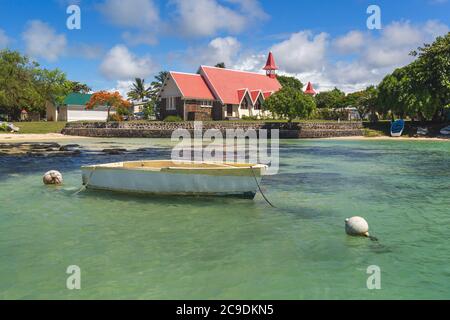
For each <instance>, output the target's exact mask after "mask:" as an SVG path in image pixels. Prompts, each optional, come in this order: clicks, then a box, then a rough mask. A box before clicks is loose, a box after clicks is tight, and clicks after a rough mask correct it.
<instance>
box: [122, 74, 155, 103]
mask: <svg viewBox="0 0 450 320" xmlns="http://www.w3.org/2000/svg"><path fill="white" fill-rule="evenodd" d="M134 81H135V82H134V83H133V87H132V89H131V90H130V91H129V92H128V93H127V96H128V98H129V99H132V100H138V101H141V102H142V101H144V100H145V98H148V97H149V96H150V87H147V88H146V87H145V80H144V79H141V78H135V79H134Z"/></svg>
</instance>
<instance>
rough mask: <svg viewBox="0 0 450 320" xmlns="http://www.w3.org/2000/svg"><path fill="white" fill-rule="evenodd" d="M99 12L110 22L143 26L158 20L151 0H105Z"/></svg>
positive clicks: (121, 25)
mask: <svg viewBox="0 0 450 320" xmlns="http://www.w3.org/2000/svg"><path fill="white" fill-rule="evenodd" d="M98 7H99V10H100V12H101V13H102V14H103V15H104V16H105V17H106V19H108V21H109V22H110V23H111V24H114V25H117V26H120V27H135V28H143V27H146V26H147V27H148V26H152V25H154V24H156V23H158V22H159V12H158V9H157V7H156V6H155V4H154V3H153V1H152V0H106V1H105V2H103V3H102V4H100V5H99V6H98Z"/></svg>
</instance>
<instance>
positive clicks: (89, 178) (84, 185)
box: [73, 167, 95, 196]
mask: <svg viewBox="0 0 450 320" xmlns="http://www.w3.org/2000/svg"><path fill="white" fill-rule="evenodd" d="M94 171H95V167H93V169H92V171H91V173H90V174H89V177H88V178H87V180H86V183H85V184H83V185H82V186H81V188H80V189H78V191H77V192H75V193H74V194H73V195H74V196H76V195H77V194H79V193H81V192H83V191H84V190H86V188H87V187H88V184H89V182H91V178H92V175H93V174H94Z"/></svg>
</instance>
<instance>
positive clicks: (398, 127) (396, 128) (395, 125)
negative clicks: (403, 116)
mask: <svg viewBox="0 0 450 320" xmlns="http://www.w3.org/2000/svg"><path fill="white" fill-rule="evenodd" d="M403 130H405V121H403V120H396V121H394V122H392V125H391V136H392V137H400V136H401V135H402V133H403Z"/></svg>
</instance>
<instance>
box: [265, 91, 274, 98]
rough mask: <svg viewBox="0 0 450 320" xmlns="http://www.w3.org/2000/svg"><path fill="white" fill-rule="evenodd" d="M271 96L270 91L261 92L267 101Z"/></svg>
mask: <svg viewBox="0 0 450 320" xmlns="http://www.w3.org/2000/svg"><path fill="white" fill-rule="evenodd" d="M271 95H272V92H271V91H266V92H263V96H264V99H267V98H268V97H270V96H271Z"/></svg>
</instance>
